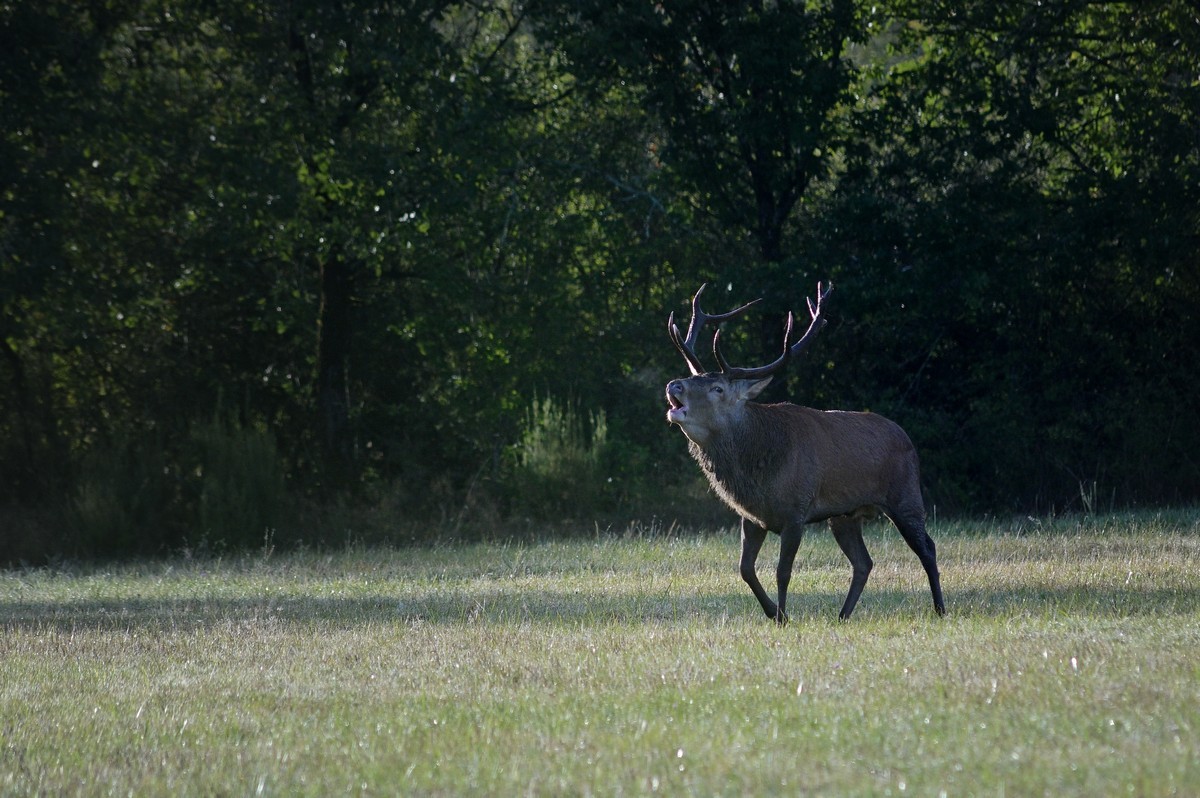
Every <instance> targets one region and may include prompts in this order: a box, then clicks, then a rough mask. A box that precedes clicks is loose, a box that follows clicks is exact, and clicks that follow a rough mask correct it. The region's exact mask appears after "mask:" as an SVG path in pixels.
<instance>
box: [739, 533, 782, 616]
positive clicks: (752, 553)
mask: <svg viewBox="0 0 1200 798" xmlns="http://www.w3.org/2000/svg"><path fill="white" fill-rule="evenodd" d="M766 539H767V530H766V529H764V528H763V527H761V526H759V525H758V524H756V523H754V522H753V521H750V520H748V519H746V518H743V519H742V558H741V562H740V569H741V573H742V579H743V580H745V582H746V584H748V585H749V586H750V589H751V590H752V591H754V597H755V598H756V599H758V603H759V604H761V605H762V609H763V612H765V613H766V614H767V617H768V618H772V619H774V620H775V621H777V622H779V623H786V622H787V619H786V618H784V619H783V620H782V621H781V620H780V619H779V614H778V608H777V607H776V606H775V602H774V601H771V598H770V596H768V595H767V591H765V590H763V586H762V583H761V582H759V581H758V574H757V573H756V572H755V570H754V564H755V563H756V562H758V552H759V551H761V550H762V545H763V541H764V540H766Z"/></svg>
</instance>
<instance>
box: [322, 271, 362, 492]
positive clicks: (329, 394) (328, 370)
mask: <svg viewBox="0 0 1200 798" xmlns="http://www.w3.org/2000/svg"><path fill="white" fill-rule="evenodd" d="M320 270H321V306H320V310H319V314H320V315H319V316H318V318H317V397H316V398H317V423H318V425H319V429H320V433H321V453H322V455H323V461H324V462H323V466H324V469H325V471H326V473H327V474H328V475H329V476H330V481H331V483H333V484H342V483H345V482H347V481H349V480H350V479H352V478H353V476H354V442H353V436H352V434H351V429H350V382H349V360H350V343H351V330H350V303H351V295H352V288H353V279H352V275H351V270H350V267H349V265H348V264H347V263H346V262H345V261H344V260H343V259H342V258H341V257H340V256H338V255H337V254H333V255H331V256H330V258H329V259H328V260H326V261H325V262H323V263H322V264H321V266H320Z"/></svg>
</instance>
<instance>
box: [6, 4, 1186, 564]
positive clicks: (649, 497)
mask: <svg viewBox="0 0 1200 798" xmlns="http://www.w3.org/2000/svg"><path fill="white" fill-rule="evenodd" d="M0 45H2V46H0V120H2V124H0V350H2V351H0V355H2V357H0V526H2V527H4V531H3V532H0V560H6V561H21V560H24V561H32V562H36V561H38V560H44V559H45V558H48V557H50V558H53V557H57V556H94V555H122V554H132V553H157V552H173V551H179V550H181V549H183V550H193V549H195V548H197V547H209V548H214V549H220V548H221V547H234V548H236V547H245V546H259V545H268V546H269V545H274V544H275V543H276V542H278V543H279V544H281V545H292V544H305V545H308V544H317V545H322V544H337V543H341V542H344V541H346V540H360V539H361V540H400V539H411V538H415V539H421V537H422V536H432V535H435V534H439V535H440V534H447V530H448V529H450V530H452V531H453V530H486V529H487V528H501V527H503V525H505V524H510V523H514V521H516V520H519V519H543V520H548V521H552V522H554V523H556V524H561V525H562V528H564V529H565V528H567V527H568V526H569V524H567V520H568V519H569V520H570V521H571V522H574V523H583V524H586V525H591V524H593V523H596V519H613V518H622V517H624V518H638V517H641V518H651V517H657V518H662V519H668V518H675V517H680V518H687V517H695V515H696V514H702V513H704V512H717V511H719V508H717V506H716V504H715V500H711V499H708V498H703V497H704V496H705V494H704V490H703V486H702V485H698V480H699V473H698V470H697V469H696V468H695V466H694V464H693V463H692V462H691V461H690V460H689V459H688V456H687V453H686V447H685V444H684V439H683V436H682V435H680V434H679V432H678V430H676V429H673V428H670V427H668V426H667V424H666V423H665V421H664V413H665V409H666V406H665V403H664V401H663V393H662V392H663V386H664V384H665V383H666V381H667V380H668V379H670V378H672V377H677V376H680V375H681V374H684V373H686V367H685V364H684V363H683V361H682V359H681V358H680V357H679V355H678V353H677V352H676V351H675V349H674V348H673V347H672V346H671V343H670V341H669V339H668V336H667V333H666V320H667V316H668V314H669V313H671V312H672V311H676V312H677V313H681V314H684V315H685V316H686V313H687V309H688V302H689V300H690V297H691V295H692V293H694V291H695V290H696V289H697V288H698V287H699V285H700V284H701V283H703V282H708V283H710V284H711V285H712V286H713V287H712V288H710V289H709V292H708V293H707V294H706V301H707V302H708V304H710V305H712V309H714V310H724V309H728V308H731V307H734V306H735V305H738V304H741V303H743V302H746V301H748V300H750V299H754V298H756V297H764V298H765V299H764V302H763V303H762V304H761V306H759V307H758V308H756V310H755V311H754V312H753V313H751V314H749V315H747V316H746V317H744V318H743V319H740V320H739V321H738V322H736V323H733V322H731V323H730V324H729V325H727V329H726V330H725V331H724V332H723V334H722V342H723V344H724V348H725V350H726V352H727V353H728V354H730V357H731V359H734V360H737V361H738V362H739V363H744V364H746V365H753V364H758V363H762V362H767V359H773V354H772V353H774V352H776V351H777V350H778V347H779V345H780V338H781V335H782V319H783V318H784V316H785V314H786V312H787V311H788V310H790V309H791V310H796V311H799V312H800V313H801V317H802V318H803V317H804V303H805V298H806V297H807V296H811V295H812V294H813V293H814V292H815V289H816V284H817V281H818V280H823V281H831V282H832V283H833V284H834V285H835V287H836V290H835V291H834V293H833V294H831V296H830V298H829V300H828V301H827V304H826V308H825V314H826V315H827V316H828V317H829V318H830V320H831V323H830V324H829V325H828V327H827V328H826V329H825V330H824V332H823V333H822V335H821V338H820V340H818V341H817V343H816V345H815V347H814V348H813V350H812V351H811V352H810V354H809V356H808V357H807V359H806V360H805V361H804V362H802V363H797V364H794V365H793V366H791V367H790V374H789V377H788V379H787V380H786V381H783V382H781V384H779V385H777V386H772V388H771V393H772V395H771V396H770V397H769V398H770V399H771V400H783V399H787V400H790V401H795V402H799V403H802V404H807V405H810V406H814V407H819V408H843V409H870V410H872V411H876V412H880V413H883V414H885V415H887V416H889V417H891V418H893V419H894V420H896V421H898V422H900V423H901V425H903V426H904V427H905V428H906V429H907V430H908V432H909V434H910V435H911V437H912V438H913V439H914V441H915V442H916V444H917V447H918V449H919V450H920V452H921V456H922V463H923V468H924V481H925V488H926V491H927V501H928V504H929V506H930V508H931V510H934V509H936V511H937V512H941V513H947V514H967V513H1016V512H1020V513H1045V512H1057V511H1062V510H1073V511H1083V512H1088V511H1094V510H1097V509H1100V508H1106V507H1110V506H1128V505H1144V504H1150V503H1192V502H1195V501H1196V500H1197V499H1200V455H1198V454H1197V453H1198V452H1200V424H1197V421H1196V417H1197V416H1196V413H1197V410H1198V409H1200V407H1198V405H1200V403H1198V402H1197V399H1196V397H1197V394H1198V393H1200V348H1198V346H1197V344H1198V342H1200V11H1198V10H1197V7H1196V6H1195V4H1194V3H1188V2H1182V1H1181V0H1173V1H1171V2H1126V3H1103V2H1094V1H1093V0H1087V1H1084V0H1050V1H1049V2H1032V1H1031V0H1030V1H1026V2H1009V3H992V2H977V0H954V1H953V2H950V1H949V0H926V1H925V2H919V3H918V2H913V1H912V0H873V1H872V2H857V1H854V0H808V1H807V2H787V1H786V0H777V1H776V2H772V1H771V0H740V1H739V2H728V1H727V0H659V2H654V0H637V2H615V1H614V0H603V1H602V0H573V1H568V0H527V1H526V2H522V0H496V1H494V2H493V1H491V0H459V1H458V2H450V0H390V1H389V0H378V1H371V0H361V1H360V0H254V2H246V1H245V0H237V2H234V1H233V0H196V2H188V3H175V2H171V0H44V2H38V3H30V2H23V1H21V0H0ZM689 514H692V515H691V516H689Z"/></svg>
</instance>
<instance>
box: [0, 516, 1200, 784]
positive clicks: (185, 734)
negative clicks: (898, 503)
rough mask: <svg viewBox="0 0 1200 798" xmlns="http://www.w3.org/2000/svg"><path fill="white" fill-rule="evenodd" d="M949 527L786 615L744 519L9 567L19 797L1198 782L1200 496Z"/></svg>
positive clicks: (819, 582) (0, 753) (885, 551)
mask: <svg viewBox="0 0 1200 798" xmlns="http://www.w3.org/2000/svg"><path fill="white" fill-rule="evenodd" d="M931 533H932V534H933V536H934V538H935V539H936V541H937V543H938V547H939V555H940V561H941V568H942V575H943V583H944V587H945V591H946V603H947V609H948V614H947V616H946V617H945V618H942V619H939V618H937V617H936V616H935V615H934V614H933V612H932V609H931V606H930V600H929V593H928V587H927V584H926V582H925V578H924V574H923V572H922V571H921V568H920V566H919V564H918V563H917V560H916V558H915V557H914V556H913V555H912V553H911V552H910V551H909V550H908V549H907V547H905V545H904V543H903V541H902V540H901V539H900V537H899V535H898V534H897V533H896V532H895V530H894V529H892V528H891V527H890V526H888V525H884V524H876V525H873V526H872V527H870V528H869V529H868V534H867V542H868V546H870V548H871V551H872V554H873V556H874V559H875V563H876V566H875V571H874V573H873V574H872V576H871V581H870V583H869V584H868V585H867V588H866V591H865V593H864V594H863V599H862V602H861V604H860V605H859V607H858V610H857V611H856V614H855V616H854V618H853V619H852V620H851V621H849V622H845V623H842V622H839V621H838V620H837V612H838V608H839V607H840V606H841V601H842V598H843V595H844V591H845V588H846V585H847V583H848V580H849V566H848V564H847V563H846V561H845V560H844V558H843V557H842V555H841V553H840V552H839V551H838V550H837V548H836V546H835V545H834V543H833V541H832V539H831V537H830V536H829V534H828V533H827V532H826V531H825V530H824V529H823V528H820V527H813V528H812V529H811V531H810V534H809V535H808V536H807V537H806V539H805V542H804V544H803V545H802V547H801V550H800V555H799V557H798V558H797V564H796V572H795V576H794V578H793V580H792V586H791V593H790V601H789V606H788V610H789V613H790V615H791V624H790V625H788V626H787V627H785V628H776V627H775V626H774V625H773V624H771V623H770V622H769V621H768V620H767V619H766V618H765V617H764V616H763V615H762V614H761V611H760V610H759V609H758V606H757V603H756V602H755V600H754V598H753V597H752V596H751V594H750V591H749V590H748V589H747V588H746V587H745V585H744V584H743V583H742V582H741V580H740V578H739V577H738V575H737V568H736V560H737V548H738V543H737V538H736V534H735V533H734V531H733V530H732V529H711V530H707V531H691V530H678V529H672V530H664V529H662V528H660V527H658V526H650V527H641V526H636V525H635V526H632V527H630V528H629V529H628V530H618V531H611V530H610V531H602V532H598V533H597V534H596V535H594V536H583V537H580V536H576V537H574V538H571V539H566V540H562V539H559V540H555V539H550V538H547V539H546V540H545V541H542V542H539V541H521V542H516V541H510V542H493V543H443V544H440V545H429V546H423V547H416V546H414V547H404V548H363V547H351V548H349V549H347V550H345V551H337V552H315V551H303V552H297V553H288V554H276V553H273V552H271V551H269V550H264V551H262V552H258V553H256V554H254V555H244V556H237V557H225V558H201V559H196V558H188V557H184V556H179V557H174V558H170V559H164V560H156V561H143V562H137V563H131V564H109V565H103V564H90V565H89V564H62V565H60V566H58V567H54V568H40V569H25V570H10V571H4V572H0V671H2V678H0V794H3V795H30V794H42V795H51V794H52V795H118V794H119V795H127V794H132V795H167V794H170V795H330V794H364V795H370V794H383V795H396V794H412V795H518V794H528V795H589V794H597V795H627V794H645V793H661V794H665V795H752V794H758V795H763V794H805V795H839V796H840V795H893V796H900V795H916V796H938V795H946V796H960V795H980V796H993V795H996V796H998V795H1046V794H1053V795H1088V796H1096V795H1137V796H1158V795H1181V796H1186V795H1200V754H1198V752H1200V736H1198V735H1200V655H1198V653H1197V652H1198V651H1200V579H1198V574H1200V512H1195V511H1180V512H1173V513H1142V514H1136V515H1119V516H1102V517H1087V518H1083V517H1081V518H1067V519H1060V520H1057V521H1035V520H1031V519H1018V520H1012V521H993V522H988V523H982V522H980V523H961V522H954V523H950V522H946V523H935V524H933V525H931ZM776 541H777V539H776ZM777 551H778V547H777V542H776V543H775V544H774V546H772V543H768V546H767V548H766V549H765V550H764V552H763V557H762V558H761V559H760V562H759V569H760V573H761V574H762V575H763V576H764V582H768V583H770V582H773V579H768V578H767V577H770V576H771V575H772V573H773V568H774V557H775V555H776V553H777Z"/></svg>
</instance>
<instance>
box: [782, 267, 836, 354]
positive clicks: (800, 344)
mask: <svg viewBox="0 0 1200 798" xmlns="http://www.w3.org/2000/svg"><path fill="white" fill-rule="evenodd" d="M831 293H833V283H829V284H828V285H827V286H826V287H825V288H824V289H822V287H821V283H817V304H816V305H815V306H814V305H813V301H812V298H811V297H810V298H806V301H807V302H808V315H809V316H811V317H812V322H811V323H810V324H809V325H808V330H807V331H806V332H805V333H804V335H803V336H801V338H800V340H799V341H797V342H796V343H794V344H792V357H798V356H800V355H802V354H803V353H804V352H805V351H806V350H807V349H808V347H809V346H811V345H812V342H813V341H814V340H816V338H817V334H818V333H820V332H821V330H822V329H823V328H824V327H825V325H826V324H828V323H829V320H828V319H826V318H825V317H824V316H822V315H821V302H822V301H823V300H824V299H825V297H827V296H829V295H830V294H831Z"/></svg>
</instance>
